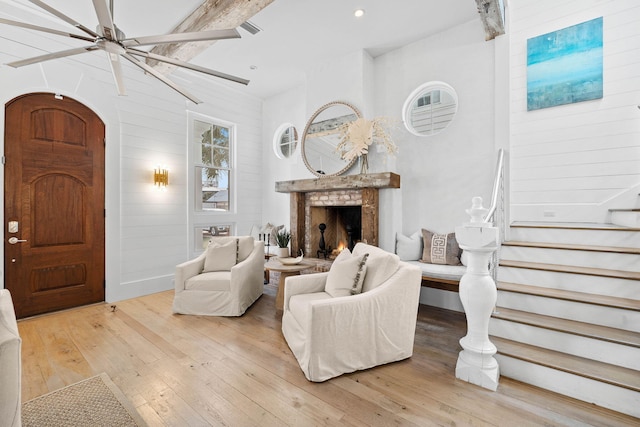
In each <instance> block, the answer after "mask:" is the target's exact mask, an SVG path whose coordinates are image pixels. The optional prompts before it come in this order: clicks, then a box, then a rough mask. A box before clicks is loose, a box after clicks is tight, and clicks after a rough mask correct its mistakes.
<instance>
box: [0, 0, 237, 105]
mask: <svg viewBox="0 0 640 427" xmlns="http://www.w3.org/2000/svg"><path fill="white" fill-rule="evenodd" d="M28 1H29V2H31V3H33V4H35V5H36V6H39V7H40V8H42V9H44V10H46V11H47V12H49V13H51V14H52V15H55V16H57V17H58V18H60V19H62V20H63V21H65V22H67V23H68V24H71V25H73V26H74V27H76V28H77V29H79V30H81V31H83V32H84V33H86V34H87V35H88V36H87V35H78V34H73V33H67V32H64V31H59V30H55V29H51V28H45V27H40V26H37V25H32V24H27V23H24V22H18V21H12V20H10V19H4V18H0V23H2V24H7V25H13V26H16V27H22V28H28V29H31V30H36V31H42V32H45V33H50V34H56V35H59V36H65V37H71V38H73V39H79V40H84V41H87V42H90V43H91V44H90V45H88V46H84V47H79V48H73V49H68V50H63V51H59V52H53V53H48V54H46V55H40V56H36V57H33V58H28V59H23V60H20V61H15V62H10V63H8V64H6V65H9V66H11V67H14V68H18V67H23V66H25V65H31V64H36V63H39V62H43V61H49V60H51V59H57V58H64V57H67V56H72V55H78V54H81V53H85V52H92V51H96V50H103V51H105V52H106V54H107V58H108V59H109V64H110V65H111V72H112V74H113V78H114V80H115V83H116V87H117V89H118V94H119V95H126V90H125V86H124V81H123V75H122V66H121V63H120V58H121V57H122V58H125V59H126V60H128V61H130V62H131V63H133V64H134V65H136V66H138V67H140V68H141V69H143V70H144V71H146V72H147V73H149V74H151V75H152V76H154V77H155V78H157V79H158V80H160V81H162V82H163V83H164V84H166V85H167V86H169V87H171V88H172V89H173V90H175V91H177V92H179V93H180V94H182V95H183V96H184V97H186V98H188V99H189V100H191V101H192V102H194V103H196V104H199V103H201V102H202V101H200V100H199V99H198V98H196V97H195V96H193V95H192V94H190V93H189V92H187V91H186V90H185V89H183V88H181V87H180V86H178V85H176V84H175V83H174V82H172V81H171V80H169V79H168V78H167V77H165V76H164V75H162V74H161V73H160V72H158V71H156V70H155V69H154V68H153V67H151V66H149V65H148V64H147V63H146V62H145V61H144V59H146V58H148V59H153V60H156V61H160V62H166V63H168V64H172V65H176V66H178V67H183V68H187V69H190V70H193V71H198V72H201V73H205V74H209V75H211V76H215V77H219V78H222V79H226V80H230V81H233V82H237V83H241V84H244V85H246V84H248V83H249V80H246V79H243V78H240V77H236V76H232V75H229V74H225V73H221V72H219V71H215V70H211V69H209V68H206V67H201V66H198V65H193V64H190V63H188V62H185V61H181V60H178V59H173V58H169V57H167V56H163V55H157V54H154V53H151V52H147V51H145V50H141V49H136V47H137V46H147V45H157V44H166V43H182V42H191V41H202V40H223V39H232V38H240V33H238V31H237V30H236V29H235V28H234V29H228V30H209V31H199V32H190V33H173V34H166V35H157V36H143V37H132V38H127V37H126V36H125V34H124V33H123V32H122V31H120V29H119V28H118V27H116V25H115V24H114V23H113V0H110V6H108V5H107V0H92V1H93V7H94V8H95V11H96V15H97V16H98V22H99V25H98V28H97V29H96V31H93V30H91V29H89V28H87V27H85V26H84V25H82V24H80V23H78V22H76V21H75V20H73V19H72V18H70V17H68V16H66V15H65V14H63V13H62V12H60V11H58V10H57V9H54V8H53V7H51V6H49V5H47V4H46V3H44V2H42V1H40V0H28ZM137 57H141V58H143V60H140V59H138V58H137Z"/></svg>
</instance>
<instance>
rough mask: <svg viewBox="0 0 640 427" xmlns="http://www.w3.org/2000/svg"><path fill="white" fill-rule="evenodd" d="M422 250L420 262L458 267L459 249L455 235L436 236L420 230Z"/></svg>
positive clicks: (431, 232)
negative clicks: (422, 242)
mask: <svg viewBox="0 0 640 427" xmlns="http://www.w3.org/2000/svg"><path fill="white" fill-rule="evenodd" d="M422 240H423V241H424V249H423V251H422V259H420V262H426V263H429V264H446V265H460V254H461V251H460V247H459V246H458V241H457V240H456V235H455V233H449V234H437V233H434V232H433V231H429V230H425V229H424V228H423V229H422Z"/></svg>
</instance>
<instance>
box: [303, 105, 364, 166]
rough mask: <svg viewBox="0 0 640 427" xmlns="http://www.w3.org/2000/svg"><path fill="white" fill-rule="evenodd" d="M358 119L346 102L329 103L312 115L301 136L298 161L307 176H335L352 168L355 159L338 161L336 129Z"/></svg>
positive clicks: (358, 114)
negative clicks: (300, 158)
mask: <svg viewBox="0 0 640 427" xmlns="http://www.w3.org/2000/svg"><path fill="white" fill-rule="evenodd" d="M359 117H361V115H360V111H358V109H357V108H355V107H354V106H353V105H351V104H347V103H346V102H330V103H328V104H325V105H323V106H322V107H320V108H318V109H317V110H316V112H315V113H313V115H312V116H311V118H310V119H309V121H308V122H307V125H306V126H305V128H304V132H303V133H302V159H303V160H304V164H305V165H306V166H307V169H309V170H310V171H311V173H313V174H314V175H316V176H335V175H340V174H342V173H344V172H346V171H347V169H349V168H350V167H351V165H353V163H354V162H355V160H356V159H355V158H354V159H352V160H345V159H342V158H341V157H340V154H339V153H338V152H337V151H336V147H337V146H338V143H340V130H339V128H340V126H342V125H344V124H345V123H350V122H352V121H354V120H356V119H358V118H359Z"/></svg>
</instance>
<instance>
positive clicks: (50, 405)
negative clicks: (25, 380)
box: [22, 373, 147, 427]
mask: <svg viewBox="0 0 640 427" xmlns="http://www.w3.org/2000/svg"><path fill="white" fill-rule="evenodd" d="M22 425H23V427H27V426H33V427H36V426H37V427H49V426H51V427H54V426H55V427H61V426H64V427H75V426H78V427H80V426H82V427H89V426H92V427H94V426H105V427H106V426H109V427H116V426H118V427H120V426H122V427H124V426H127V427H129V426H133V427H135V426H139V427H143V426H146V425H147V424H146V423H145V422H144V420H142V418H141V417H140V415H139V414H138V412H137V411H136V409H135V408H134V407H133V405H132V404H131V402H129V400H128V399H127V398H126V396H125V395H124V393H122V391H121V390H120V389H119V388H118V386H116V385H115V384H114V383H113V381H111V378H109V376H108V375H107V374H105V373H102V374H100V375H96V376H95V377H91V378H88V379H86V380H83V381H80V382H77V383H75V384H71V385H69V386H67V387H64V388H61V389H59V390H56V391H52V392H51V393H48V394H44V395H42V396H39V397H36V398H35V399H32V400H30V401H28V402H25V403H24V404H23V405H22Z"/></svg>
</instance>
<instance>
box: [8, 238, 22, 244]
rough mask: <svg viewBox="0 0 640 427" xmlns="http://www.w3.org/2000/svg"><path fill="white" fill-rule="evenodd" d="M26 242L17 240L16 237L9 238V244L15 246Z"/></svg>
mask: <svg viewBox="0 0 640 427" xmlns="http://www.w3.org/2000/svg"><path fill="white" fill-rule="evenodd" d="M22 242H26V240H22V239H18V238H17V237H9V244H11V245H15V244H16V243H22Z"/></svg>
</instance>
